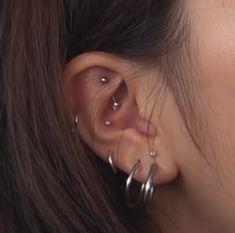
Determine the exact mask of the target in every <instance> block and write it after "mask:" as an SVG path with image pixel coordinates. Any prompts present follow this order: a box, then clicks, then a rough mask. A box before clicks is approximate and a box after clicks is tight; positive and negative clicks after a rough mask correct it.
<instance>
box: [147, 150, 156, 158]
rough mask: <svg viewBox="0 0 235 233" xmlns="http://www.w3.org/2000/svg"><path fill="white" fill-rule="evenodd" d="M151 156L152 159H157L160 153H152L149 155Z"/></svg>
mask: <svg viewBox="0 0 235 233" xmlns="http://www.w3.org/2000/svg"><path fill="white" fill-rule="evenodd" d="M149 155H150V157H152V158H156V157H157V156H158V152H157V151H151V152H150V153H149Z"/></svg>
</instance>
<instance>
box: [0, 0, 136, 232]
mask: <svg viewBox="0 0 235 233" xmlns="http://www.w3.org/2000/svg"><path fill="white" fill-rule="evenodd" d="M78 2H80V1H78ZM1 5H3V8H2V9H4V10H1V15H0V49H1V50H0V64H1V65H0V72H1V73H0V82H1V87H0V88H1V93H0V95H1V96H0V101H1V112H0V114H1V115H0V119H1V122H0V125H1V127H0V129H1V132H0V133H1V137H0V140H1V141H0V147H1V152H2V153H1V154H0V174H1V176H0V185H1V188H0V227H1V232H7V233H9V232H12V233H13V232H14V233H15V232H24V233H27V232H34V233H42V232H43V233H44V232H50V233H55V232H56V233H62V232H63V233H64V232H70V233H72V232H74V233H75V232H76V233H77V232H84V233H86V232H87V233H90V232H112V233H115V232H116V233H119V232H135V230H134V228H133V227H132V226H131V225H130V224H129V223H128V220H126V221H124V220H123V219H122V220H121V217H120V215H121V214H120V215H119V214H118V213H117V211H115V210H114V208H113V206H112V203H111V202H110V199H109V197H108V195H107V194H106V192H105V191H106V189H105V188H104V186H105V185H104V183H103V182H102V180H101V178H100V175H99V173H98V172H97V169H96V165H94V160H93V159H92V157H91V156H88V154H87V153H86V150H85V149H84V147H83V145H82V142H81V141H80V140H79V138H78V137H76V136H75V135H74V134H73V133H72V132H71V127H72V123H71V122H70V121H71V119H70V116H69V113H68V111H69V110H68V108H67V106H66V104H65V100H64V96H63V88H62V83H60V82H61V79H60V78H59V77H60V75H61V66H62V62H61V60H62V58H61V54H60V51H61V47H60V46H61V41H60V35H61V25H63V24H64V23H63V18H62V13H61V10H62V9H61V7H62V1H59V0H53V1H36V2H35V1H33V0H22V1H20V2H19V1H18V2H17V1H14V0H4V1H1ZM93 158H94V157H93ZM123 222H125V223H123ZM129 229H130V230H129Z"/></svg>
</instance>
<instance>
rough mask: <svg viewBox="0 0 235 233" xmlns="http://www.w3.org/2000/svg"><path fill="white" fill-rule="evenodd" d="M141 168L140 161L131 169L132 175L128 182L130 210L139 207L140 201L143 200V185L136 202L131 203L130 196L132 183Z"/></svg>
mask: <svg viewBox="0 0 235 233" xmlns="http://www.w3.org/2000/svg"><path fill="white" fill-rule="evenodd" d="M139 166H140V160H139V159H138V161H137V162H136V163H135V165H134V166H133V168H132V169H131V172H130V175H129V177H128V178H127V180H126V199H127V205H128V206H129V207H130V208H134V207H136V206H138V205H139V204H140V201H141V198H142V188H143V185H142V187H141V190H140V193H139V195H138V197H137V199H136V200H135V201H131V194H130V189H131V183H132V180H133V178H134V176H135V173H136V171H137V169H138V168H139Z"/></svg>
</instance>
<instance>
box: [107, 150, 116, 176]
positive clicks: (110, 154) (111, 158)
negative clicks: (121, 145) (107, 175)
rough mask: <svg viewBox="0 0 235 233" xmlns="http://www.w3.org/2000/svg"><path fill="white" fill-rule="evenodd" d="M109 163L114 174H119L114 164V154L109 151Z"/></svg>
mask: <svg viewBox="0 0 235 233" xmlns="http://www.w3.org/2000/svg"><path fill="white" fill-rule="evenodd" d="M108 162H109V165H110V167H111V168H112V170H113V172H114V173H115V174H116V173H117V169H116V167H115V165H114V163H113V152H112V151H109V155H108Z"/></svg>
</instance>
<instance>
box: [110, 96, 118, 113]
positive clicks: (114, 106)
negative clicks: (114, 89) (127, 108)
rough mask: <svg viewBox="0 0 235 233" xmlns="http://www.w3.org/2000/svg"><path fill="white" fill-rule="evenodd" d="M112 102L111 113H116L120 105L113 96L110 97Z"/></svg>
mask: <svg viewBox="0 0 235 233" xmlns="http://www.w3.org/2000/svg"><path fill="white" fill-rule="evenodd" d="M112 101H113V104H112V109H113V111H117V110H118V108H119V107H120V103H119V102H118V101H117V100H116V97H115V96H113V97H112Z"/></svg>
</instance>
